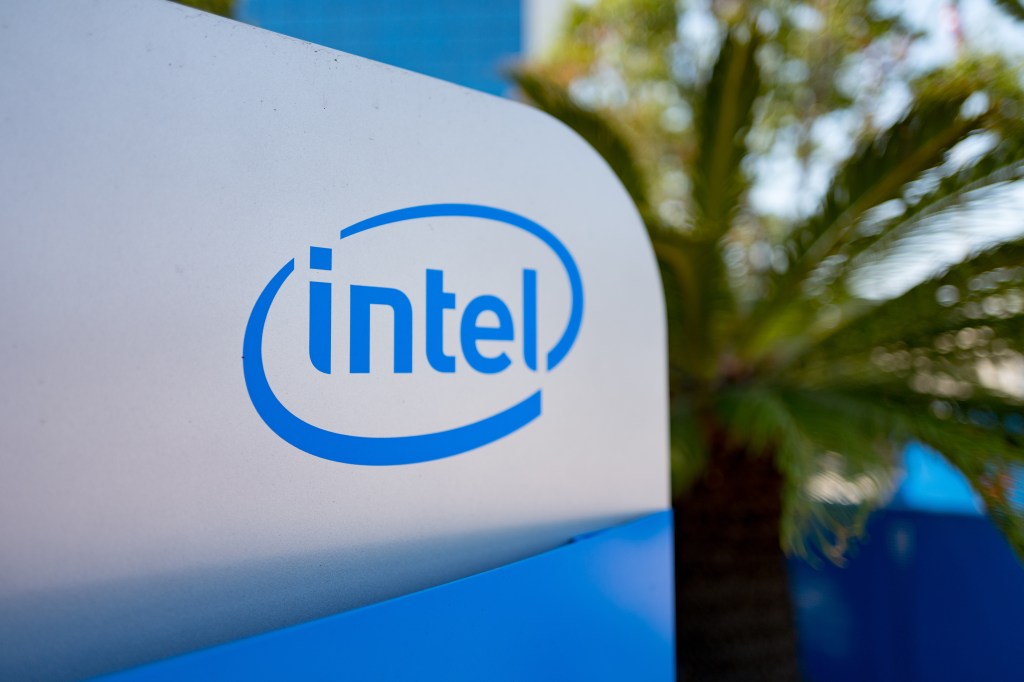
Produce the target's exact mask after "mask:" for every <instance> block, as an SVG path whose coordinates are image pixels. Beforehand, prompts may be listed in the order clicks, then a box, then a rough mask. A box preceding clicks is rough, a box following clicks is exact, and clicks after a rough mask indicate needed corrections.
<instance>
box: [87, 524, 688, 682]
mask: <svg viewBox="0 0 1024 682" xmlns="http://www.w3.org/2000/svg"><path fill="white" fill-rule="evenodd" d="M673 610H674V596H673V569H672V516H671V512H669V511H664V512H659V513H657V514H653V515H651V516H647V517H644V518H642V519H640V520H639V521H634V522H632V523H629V524H626V525H624V526H618V527H616V528H611V529H608V530H604V531H600V532H597V533H591V534H588V535H586V536H583V537H580V538H577V539H576V540H574V541H573V542H571V543H570V544H568V545H565V546H562V547H559V548H557V549H554V550H552V551H550V552H546V553H544V554H540V555H538V556H535V557H531V558H529V559H525V560H523V561H519V562H516V563H513V564H509V565H507V566H503V567H501V568H498V569H495V570H493V571H488V572H486V573H481V574H479V575H475V576H472V577H470V578H465V579H463V580H458V581H455V582H453V583H449V584H447V585H442V586H441V587H435V588H433V589H429V590H424V591H422V592H417V593H414V594H411V595H407V596H404V597H399V598H397V599H392V600H390V601H386V602H382V603H380V604H375V605H373V606H367V607H365V608H361V609H356V610H354V611H349V612H346V613H342V614H339V615H336V616H331V617H329V618H324V619H322V620H316V621H313V622H310V623H305V624H303V625H297V626H294V627H290V628H285V629H283V630H278V631H276V632H271V633H268V634H265V635H260V636H257V637H251V638H248V639H243V640H240V641H237V642H233V643H231V644H225V645H223V646H219V647H215V648H212V649H207V650H204V651H199V652H196V653H192V654H186V655H184V656H179V657H177V658H172V659H169V660H166V661H161V662H159V663H153V664H150V665H146V666H143V667H140V668H135V669H132V670H128V671H125V672H122V673H117V674H113V675H108V676H106V677H103V678H101V680H104V681H105V682H115V681H116V682H142V681H147V682H148V681H153V680H195V679H216V680H260V679H274V680H280V679H304V680H328V679H330V680H337V679H360V680H361V679H372V680H412V679H438V680H474V681H476V680H671V679H674V676H675V650H674V646H675V644H674V638H675V632H674V630H675V627H674V626H675V623H674V617H673Z"/></svg>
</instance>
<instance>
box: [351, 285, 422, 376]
mask: <svg viewBox="0 0 1024 682" xmlns="http://www.w3.org/2000/svg"><path fill="white" fill-rule="evenodd" d="M349 300H350V305H349V315H350V318H349V345H348V349H349V350H348V353H349V355H348V364H349V371H350V372H351V373H353V374H367V373H369V371H370V307H371V306H375V305H383V306H388V307H389V308H391V313H392V315H393V316H394V322H395V324H394V327H395V346H394V347H395V358H394V368H395V373H396V374H408V373H410V372H412V304H411V303H409V298H408V297H407V296H406V295H405V294H403V293H402V292H401V291H399V290H398V289H387V288H385V287H367V286H360V285H357V284H353V285H352V286H351V288H350V298H349Z"/></svg>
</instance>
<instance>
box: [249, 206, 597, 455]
mask: <svg viewBox="0 0 1024 682" xmlns="http://www.w3.org/2000/svg"><path fill="white" fill-rule="evenodd" d="M449 216H455V217H475V218H483V219H486V220H492V221H496V222H499V223H504V224H506V225H511V226H513V227H517V228H519V229H522V230H525V231H526V232H528V233H529V234H532V235H533V236H535V237H537V238H538V239H540V240H541V241H542V242H543V243H544V244H545V245H547V246H548V247H549V248H550V249H551V250H552V251H553V252H554V253H555V255H556V256H557V257H558V259H559V261H560V262H561V263H562V265H563V267H564V268H565V271H566V274H567V276H568V278H569V285H570V289H571V291H572V306H571V308H570V313H569V321H568V324H567V325H566V329H565V331H564V332H563V333H562V336H561V338H560V339H559V341H558V342H557V343H556V344H555V346H554V347H553V348H552V350H551V351H550V352H549V353H548V356H547V360H548V369H552V368H554V367H555V366H556V365H558V364H559V363H560V362H561V361H562V360H563V359H564V357H565V356H566V354H567V353H568V352H569V349H570V348H572V345H573V343H574V342H575V340H576V336H577V334H578V333H579V328H580V324H581V321H582V318H583V285H582V282H581V280H580V275H579V270H578V269H577V267H576V263H575V261H573V258H572V256H571V255H570V254H569V251H568V249H566V248H565V246H564V245H563V244H562V243H561V242H560V241H559V240H558V239H557V238H556V237H555V236H554V235H553V234H551V232H549V231H548V230H546V229H545V228H543V227H541V226H540V225H538V224H537V223H535V222H533V221H531V220H528V219H526V218H524V217H522V216H520V215H518V214H515V213H511V212H509V211H503V210H501V209H496V208H490V207H487V206H477V205H474V204H433V205H428V206H416V207H412V208H407V209H402V210H399V211H392V212H389V213H384V214H381V215H378V216H375V217H373V218H370V219H368V220H364V221H362V222H359V223H356V224H355V225H352V226H351V227H349V228H346V229H345V230H342V232H341V238H342V239H345V238H347V237H350V236H352V235H354V234H358V233H360V232H364V231H366V230H369V229H371V228H375V227H380V226H382V225H388V224H391V223H396V222H400V221H405V220H412V219H415V218H430V217H449ZM294 270H295V261H294V260H291V261H289V262H288V263H286V264H285V265H284V267H282V268H281V269H280V270H279V271H278V273H277V274H276V275H274V277H273V279H271V280H270V282H269V283H268V284H267V285H266V287H264V289H263V291H262V293H261V294H260V295H259V298H258V299H257V301H256V305H255V306H254V307H253V309H252V313H251V314H250V315H249V321H248V323H247V324H246V327H245V338H244V340H243V344H242V367H243V372H244V376H245V385H246V389H247V390H248V392H249V398H250V399H251V400H252V404H253V406H254V407H255V408H256V411H257V413H258V414H259V415H260V417H261V418H262V419H263V421H264V422H266V424H267V426H269V427H270V428H271V429H272V430H273V431H274V433H276V434H277V435H278V436H280V437H281V438H282V439H284V440H285V441H287V442H288V443H290V444H291V445H293V446H295V447H296V448H299V449H300V450H303V451H304V452H308V453H309V454H311V455H315V456H317V457H321V458H324V459H328V460H332V461H336V462H345V463H348V464H361V465H370V466H388V465H397V464H415V463H418V462H428V461H431V460H435V459H441V458H444V457H450V456H452V455H457V454H460V453H463V452H467V451H469V450H473V449H475V448H478V447H481V446H483V445H486V444H488V443H492V442H494V441H496V440H498V439H499V438H502V437H504V436H507V435H508V434H510V433H512V432H514V431H516V430H518V429H520V428H522V427H523V426H525V425H526V424H529V423H530V422H531V421H533V420H534V419H536V418H537V417H539V416H540V414H541V391H537V392H536V393H534V394H532V395H530V396H529V397H527V398H526V399H525V400H523V401H521V402H519V403H517V404H515V405H513V406H512V407H509V408H507V409H505V410H503V411H501V412H499V413H497V414H494V415H491V416H490V417H487V418H485V419H481V420H479V421H476V422H474V423H472V424H467V425H465V426H460V427H457V428H454V429H449V430H446V431H438V432H435V433H427V434H421V435H415V436H394V437H371V436H354V435H349V434H343V433H337V432H334V431H328V430H326V429H322V428H320V427H317V426H314V425H312V424H310V423H308V422H306V421H304V420H302V419H301V418H299V417H298V416H296V415H295V414H293V413H292V412H291V411H289V410H288V408H287V407H285V406H284V405H283V404H282V403H281V401H280V400H278V398H277V396H276V395H275V394H274V391H273V389H272V388H271V387H270V383H269V381H268V380H267V375H266V370H265V369H264V366H263V332H264V328H265V326H266V322H267V316H268V315H269V313H270V308H271V305H272V304H273V302H274V299H275V298H276V297H277V294H278V292H279V291H280V290H281V287H282V286H283V285H284V283H285V282H286V281H287V279H288V277H289V276H290V275H291V274H292V273H293V272H294Z"/></svg>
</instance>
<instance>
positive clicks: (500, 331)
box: [242, 204, 583, 466]
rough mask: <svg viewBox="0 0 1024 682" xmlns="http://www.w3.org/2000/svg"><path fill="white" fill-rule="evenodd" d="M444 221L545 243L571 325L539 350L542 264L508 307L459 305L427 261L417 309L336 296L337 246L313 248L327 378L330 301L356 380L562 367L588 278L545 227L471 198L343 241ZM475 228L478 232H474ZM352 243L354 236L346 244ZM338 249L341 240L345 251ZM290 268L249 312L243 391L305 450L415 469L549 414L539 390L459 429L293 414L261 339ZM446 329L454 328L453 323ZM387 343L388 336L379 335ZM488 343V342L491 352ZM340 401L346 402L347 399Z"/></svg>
mask: <svg viewBox="0 0 1024 682" xmlns="http://www.w3.org/2000/svg"><path fill="white" fill-rule="evenodd" d="M439 218H475V219H478V220H479V221H482V223H480V225H479V226H486V227H488V228H490V229H494V230H516V231H520V232H524V233H526V234H527V235H530V236H532V237H533V238H535V239H536V240H539V242H540V243H541V244H543V245H544V246H545V247H547V249H549V250H550V251H551V253H552V254H553V255H554V256H555V257H556V259H557V261H558V263H559V264H560V265H561V268H562V269H563V270H564V272H563V273H561V274H560V277H562V278H563V279H564V280H566V281H567V282H568V286H569V291H570V294H571V295H570V302H569V306H568V310H567V311H565V323H564V328H563V329H562V330H561V331H560V334H559V335H558V337H557V341H555V342H554V344H553V345H552V346H551V347H550V348H548V349H546V352H542V351H541V349H539V347H538V329H537V316H538V313H537V311H538V296H539V295H540V291H541V290H542V289H540V288H539V279H538V274H537V270H536V269H533V268H521V269H520V272H519V274H520V277H519V278H518V279H519V281H518V284H519V287H520V290H519V292H518V293H519V294H520V296H519V305H518V306H516V308H517V309H516V310H515V312H513V306H512V305H510V304H509V303H508V302H506V301H505V300H503V299H502V298H501V297H500V296H498V295H495V294H490V293H488V294H480V295H476V296H473V297H472V298H469V300H468V301H466V302H465V303H463V300H462V297H461V296H460V294H459V292H457V291H454V290H452V291H448V290H447V286H448V285H447V284H446V273H445V271H444V270H442V269H436V268H431V267H424V268H423V269H422V271H421V272H420V273H419V276H420V282H421V291H422V296H420V297H418V300H421V301H423V302H424V307H423V309H422V310H420V309H417V308H416V307H415V306H414V305H413V303H412V299H411V297H410V292H407V291H403V290H402V289H400V288H397V287H386V286H371V285H367V284H357V283H350V284H349V285H348V290H347V292H345V291H341V292H337V293H336V292H335V289H336V284H335V283H334V282H332V281H329V280H328V281H325V277H324V276H329V275H330V274H332V273H333V272H335V268H334V252H335V250H336V249H335V248H331V247H322V246H312V247H311V248H310V250H309V262H308V267H309V273H310V275H311V277H310V281H309V282H308V289H307V291H308V311H309V312H308V325H307V331H308V359H309V363H310V366H311V367H312V368H313V369H315V370H316V372H318V373H320V374H323V375H331V374H333V373H335V372H336V369H337V368H336V367H335V363H334V362H333V359H332V356H333V351H334V343H333V341H334V339H335V327H334V325H333V324H332V322H333V321H334V319H335V312H334V311H335V305H336V304H337V303H338V301H337V299H338V298H339V294H340V298H341V299H343V302H344V303H345V304H347V305H343V306H341V309H342V310H343V311H344V310H346V309H347V322H348V325H347V326H348V363H347V364H348V367H347V373H348V374H349V375H358V374H371V373H372V372H374V371H389V372H391V373H393V374H396V375H398V374H413V373H414V372H422V373H435V374H439V375H444V374H454V373H458V372H477V373H480V374H485V375H496V374H501V373H503V372H505V371H507V370H509V368H510V367H512V366H513V365H514V364H516V363H521V364H522V365H523V367H525V369H526V370H528V371H530V372H538V371H542V370H547V371H550V370H553V369H555V368H556V367H557V366H558V365H559V364H560V363H561V362H562V361H563V360H564V359H565V357H566V356H567V355H568V353H569V351H570V350H571V349H572V346H573V343H574V342H575V341H576V337H577V334H578V333H579V330H580V325H581V323H582V320H583V284H582V281H581V278H580V273H579V269H578V268H577V266H576V262H575V261H574V260H573V257H572V255H571V254H570V253H569V250H568V249H567V248H566V247H565V245H564V244H563V243H562V242H561V241H559V240H558V238H557V237H555V236H554V235H553V234H552V233H551V232H550V231H549V230H547V229H546V228H544V227H543V226H541V225H539V224H538V223H536V222H534V221H532V220H530V219H528V218H526V217H524V216H522V215H519V214H517V213H513V212H511V211H505V210H502V209H498V208H492V207H489V206H480V205H476V204H430V205H425V206H414V207H411V208H404V209H400V210H397V211H390V212H388V213H383V214H381V215H377V216H374V217H372V218H368V219H366V220H363V221H361V222H358V223H356V224H354V225H352V226H350V227H347V228H345V229H344V230H342V231H341V235H340V238H341V240H343V241H344V240H348V239H350V238H352V237H354V236H355V235H359V234H363V233H366V232H368V231H376V230H381V229H388V228H389V227H392V226H394V225H396V224H398V223H406V222H409V221H425V220H426V219H439ZM479 226H478V227H479ZM345 243H346V245H347V244H349V243H351V242H345ZM341 248H342V249H343V248H344V247H341ZM294 273H295V260H294V259H293V260H290V261H288V263H286V264H285V265H284V267H282V268H281V269H280V270H279V271H278V272H277V274H276V275H274V277H273V278H272V279H271V280H270V282H269V283H268V284H267V285H266V287H264V289H263V292H262V293H261V294H260V295H259V297H258V298H257V300H256V304H255V306H254V307H253V309H252V313H251V314H250V316H249V321H248V324H247V325H246V329H245V338H244V341H243V362H242V364H243V370H244V375H245V383H246V388H247V389H248V392H249V397H250V399H251V400H252V404H253V406H254V407H255V408H256V411H257V412H258V413H259V415H260V417H261V418H262V419H263V421H264V422H266V424H267V425H268V426H269V427H270V428H271V429H272V430H273V431H274V432H275V433H276V434H277V435H278V436H280V437H281V438H282V439H284V440H285V441H287V442H288V443H290V444H291V445H293V446H295V447H296V448H299V449H300V450H303V451H305V452H308V453H309V454H312V455H316V456H317V457H322V458H324V459H329V460H333V461H337V462H345V463H348V464H362V465H372V466H382V465H396V464H414V463H417V462H426V461H429V460H434V459H440V458H442V457H450V456H452V455H457V454H460V453H463V452H466V451H468V450H472V449H474V448H478V447H480V446H482V445H486V444H488V443H491V442H493V441H495V440H498V439H499V438H502V437H504V436H507V435H508V434H510V433H512V432H514V431H516V430H518V429H520V428H522V427H523V426H525V425H527V424H529V423H530V422H532V421H533V420H534V419H536V418H537V417H539V416H540V415H541V412H542V391H541V390H539V389H538V390H536V391H534V392H533V393H532V394H530V395H528V396H526V397H525V398H523V399H521V400H519V401H518V402H515V403H514V404H512V405H511V406H508V407H505V408H503V409H501V410H500V411H498V412H495V413H493V414H490V415H488V416H486V417H483V418H480V419H476V420H474V421H472V422H471V423H467V424H462V425H459V426H455V427H453V428H445V429H441V430H435V431H431V432H428V433H418V434H414V435H387V436H368V435H357V434H353V433H340V432H338V431H335V430H331V429H328V428H324V427H323V426H322V425H320V426H318V425H316V424H314V423H311V421H309V420H307V419H305V418H303V417H302V416H300V415H297V414H295V412H294V411H293V410H292V409H289V407H287V406H286V405H285V404H284V403H283V402H282V400H281V399H279V397H278V395H277V394H275V392H274V390H273V388H272V387H271V385H270V382H269V380H268V378H267V371H266V369H265V366H264V352H263V340H264V330H265V327H266V323H267V318H268V315H269V314H270V311H271V309H272V307H273V306H274V304H275V300H276V299H277V298H278V294H279V293H280V292H281V290H282V288H283V287H285V285H286V283H288V281H289V278H291V277H292V275H293V274H294ZM375 308H376V309H378V310H381V311H385V312H387V313H389V314H390V321H391V325H390V326H391V329H390V338H389V339H387V340H386V341H390V343H387V342H377V338H376V337H377V336H379V335H383V334H385V333H386V332H384V331H382V330H381V329H375V328H374V324H373V323H372V314H371V312H372V311H373V310H374V309H375ZM446 313H448V314H449V315H450V316H452V317H456V318H457V320H458V324H457V332H458V342H457V343H454V344H451V345H453V346H454V347H455V348H457V349H458V351H459V352H458V354H456V353H449V352H447V351H446V339H445V326H446V317H447V316H446ZM417 325H421V326H422V329H423V332H424V333H423V334H422V338H423V340H424V344H423V347H422V348H420V349H418V352H415V351H414V333H413V329H414V327H415V326H417ZM449 326H450V325H449ZM381 341H385V340H383V339H382V340H381ZM388 346H390V358H387V360H389V366H385V367H383V368H380V367H378V368H377V369H371V349H373V348H375V347H376V348H378V349H385V350H387V349H388ZM485 346H486V347H485ZM340 407H344V406H343V405H341V406H340Z"/></svg>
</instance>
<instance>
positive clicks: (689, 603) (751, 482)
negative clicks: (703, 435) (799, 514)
mask: <svg viewBox="0 0 1024 682" xmlns="http://www.w3.org/2000/svg"><path fill="white" fill-rule="evenodd" d="M675 507H676V533H675V540H676V549H675V555H676V618H677V632H678V634H677V645H678V654H677V655H678V660H679V677H680V679H681V680H684V681H685V682H706V681H711V682H730V681H732V680H736V681H742V682H756V681H759V680H764V681H772V682H776V681H779V682H781V681H783V680H785V681H787V682H790V681H793V680H799V679H800V673H799V664H798V659H797V638H796V627H795V621H794V618H793V607H792V602H791V600H790V593H789V582H788V578H787V574H786V564H785V557H784V555H783V552H782V550H781V548H780V545H779V519H780V515H781V512H782V477H781V476H780V474H779V472H778V471H777V470H776V469H775V465H774V463H773V461H772V458H771V457H768V456H760V457H755V456H751V455H750V454H749V453H746V452H736V451H729V450H728V449H727V448H723V447H720V448H718V451H717V452H716V453H715V454H714V456H713V457H712V460H711V462H710V463H709V466H708V470H707V472H706V474H705V475H704V477H703V478H702V479H701V480H700V481H699V482H698V483H697V484H696V485H695V486H694V488H693V489H692V490H690V491H689V493H688V494H687V495H686V496H685V497H684V498H681V499H677V500H676V501H675Z"/></svg>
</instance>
